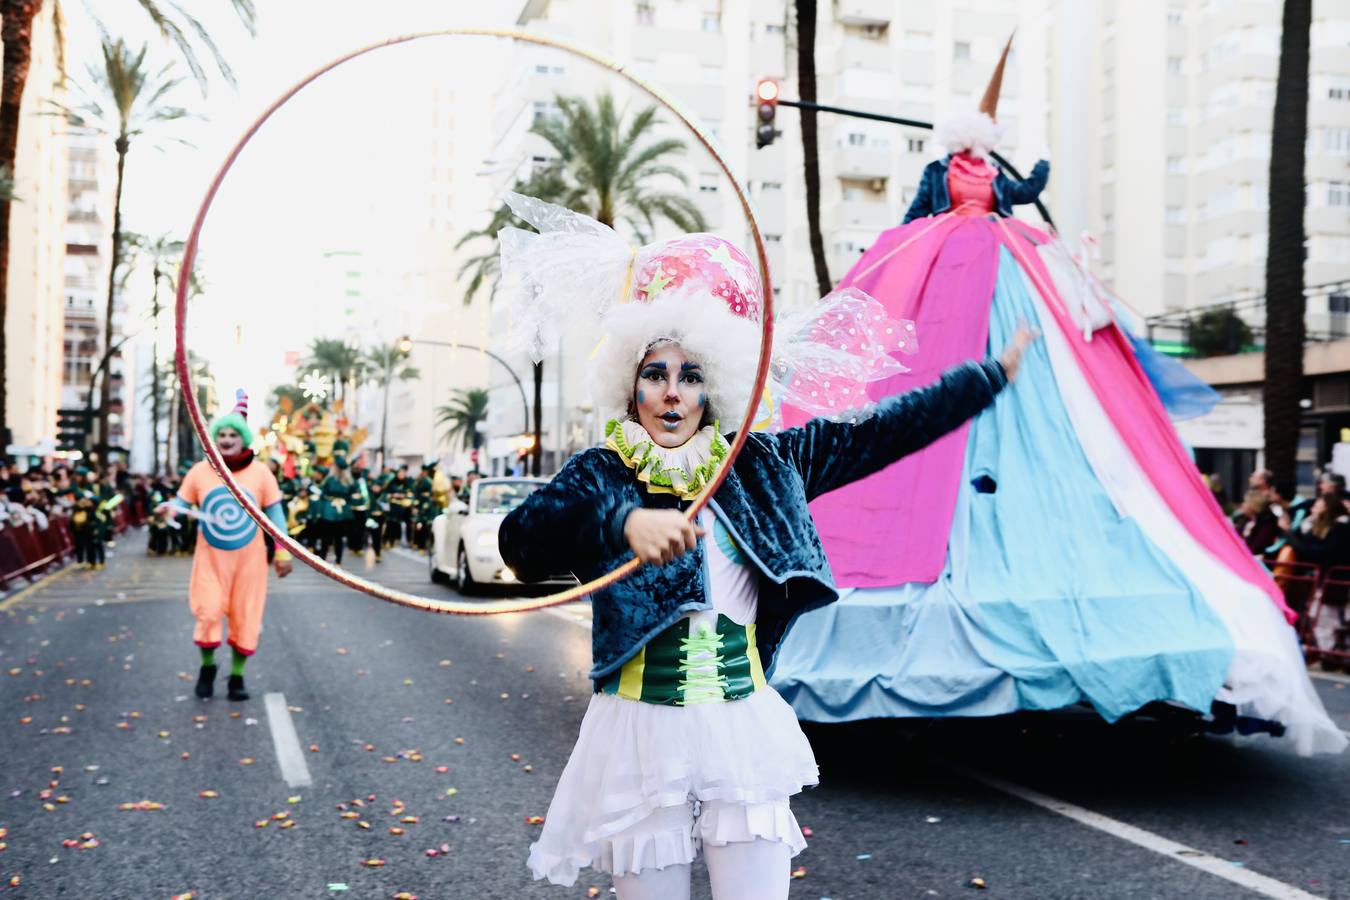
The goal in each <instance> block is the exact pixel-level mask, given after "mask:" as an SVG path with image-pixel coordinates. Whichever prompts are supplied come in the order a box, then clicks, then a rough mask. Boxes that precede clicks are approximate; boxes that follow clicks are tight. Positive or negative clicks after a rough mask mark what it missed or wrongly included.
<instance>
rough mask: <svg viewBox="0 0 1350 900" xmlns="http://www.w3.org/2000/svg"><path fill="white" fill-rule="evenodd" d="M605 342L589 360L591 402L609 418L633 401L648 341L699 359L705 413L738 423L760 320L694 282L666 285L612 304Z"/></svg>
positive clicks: (755, 358) (726, 423)
mask: <svg viewBox="0 0 1350 900" xmlns="http://www.w3.org/2000/svg"><path fill="white" fill-rule="evenodd" d="M601 327H602V328H603V329H604V342H603V343H602V344H601V345H600V349H599V351H598V352H597V353H596V355H595V357H594V359H593V360H592V361H591V385H592V392H593V395H594V399H595V403H596V406H597V407H598V408H599V410H600V412H601V413H602V415H604V416H605V417H606V418H618V419H622V418H625V417H627V416H628V415H629V414H630V412H631V409H632V404H633V389H634V386H635V385H636V383H637V373H638V366H639V365H640V364H641V363H642V360H643V358H644V357H646V355H647V353H648V352H649V351H650V350H651V348H652V347H654V346H656V345H658V344H662V343H667V342H668V343H673V344H678V345H679V346H680V347H681V349H683V350H684V352H685V354H686V355H687V356H688V357H689V358H690V360H691V361H693V362H697V363H698V364H699V365H700V366H702V367H703V376H704V379H705V381H704V388H705V394H706V397H707V400H708V405H707V411H706V413H705V415H706V417H707V420H708V421H709V422H710V423H711V422H712V421H713V420H719V421H720V422H721V425H722V427H723V429H724V430H731V429H734V428H735V427H736V425H735V423H738V422H739V421H740V419H741V416H743V415H744V414H745V409H746V407H747V406H748V405H749V403H750V391H751V389H752V388H753V387H754V384H753V382H754V379H755V369H756V365H757V363H758V362H759V351H760V328H759V326H758V325H756V324H755V323H754V322H751V321H750V320H749V319H746V318H742V317H741V316H738V315H736V314H734V313H733V312H731V310H729V309H728V308H727V304H726V301H725V300H723V299H722V298H720V297H716V296H713V295H711V294H709V293H708V292H707V291H706V290H700V289H698V288H696V287H694V286H692V285H691V286H690V287H689V288H687V289H674V290H670V291H667V292H666V293H663V294H662V295H661V296H660V297H658V298H657V299H656V300H654V301H652V302H650V303H646V302H642V301H635V302H633V303H626V304H624V305H622V306H618V307H615V308H613V309H611V310H610V311H609V313H607V314H606V316H605V319H604V322H603V323H602V326H601Z"/></svg>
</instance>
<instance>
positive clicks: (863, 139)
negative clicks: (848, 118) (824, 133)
mask: <svg viewBox="0 0 1350 900" xmlns="http://www.w3.org/2000/svg"><path fill="white" fill-rule="evenodd" d="M848 145H849V146H850V147H865V146H867V135H865V134H863V133H862V132H861V131H850V132H849V133H848Z"/></svg>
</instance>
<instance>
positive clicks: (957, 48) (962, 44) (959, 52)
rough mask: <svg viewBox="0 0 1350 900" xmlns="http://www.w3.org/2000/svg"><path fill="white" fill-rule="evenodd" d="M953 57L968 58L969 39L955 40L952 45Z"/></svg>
mask: <svg viewBox="0 0 1350 900" xmlns="http://www.w3.org/2000/svg"><path fill="white" fill-rule="evenodd" d="M952 58H953V59H970V41H957V42H956V43H955V44H953V45H952Z"/></svg>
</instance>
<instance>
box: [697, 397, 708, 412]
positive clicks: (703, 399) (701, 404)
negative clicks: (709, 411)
mask: <svg viewBox="0 0 1350 900" xmlns="http://www.w3.org/2000/svg"><path fill="white" fill-rule="evenodd" d="M707 405H708V397H707V396H706V395H705V394H699V395H698V407H699V409H702V408H703V407H705V406H707Z"/></svg>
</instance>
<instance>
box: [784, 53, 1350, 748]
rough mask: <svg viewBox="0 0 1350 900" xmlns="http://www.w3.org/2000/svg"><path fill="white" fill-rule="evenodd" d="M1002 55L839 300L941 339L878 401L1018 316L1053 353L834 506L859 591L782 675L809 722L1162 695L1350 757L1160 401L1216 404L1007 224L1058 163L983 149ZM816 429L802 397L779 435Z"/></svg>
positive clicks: (831, 609) (1104, 301) (1078, 274)
mask: <svg viewBox="0 0 1350 900" xmlns="http://www.w3.org/2000/svg"><path fill="white" fill-rule="evenodd" d="M1006 58H1007V50H1006V49H1005V50H1004V60H1002V61H1000V63H999V66H998V69H997V70H996V72H995V76H994V79H993V80H992V81H991V83H990V87H989V90H988V91H987V92H986V94H985V97H984V100H983V101H982V103H981V105H980V112H978V113H973V114H970V115H966V116H958V117H955V118H953V119H952V120H949V121H947V122H946V123H939V126H938V128H937V136H938V139H939V141H940V142H943V143H945V144H946V147H947V149H948V150H949V151H950V154H949V155H948V156H947V157H946V158H945V159H943V160H940V161H937V162H934V163H932V164H930V165H929V166H928V168H927V170H926V171H925V173H924V177H923V181H922V185H921V187H920V189H919V191H918V192H917V194H916V195H915V198H914V202H913V205H912V206H911V207H910V209H909V211H908V213H907V214H906V215H905V219H904V221H905V224H902V225H900V226H898V227H896V228H892V229H890V230H888V231H885V232H883V233H882V234H881V235H880V236H879V237H878V238H877V240H876V242H875V243H874V244H873V245H872V247H871V248H870V249H869V250H868V251H867V252H866V253H864V254H863V256H862V257H861V258H860V259H859V260H858V262H857V263H856V264H855V265H854V266H853V268H852V269H851V270H850V271H849V272H848V274H847V275H845V276H844V278H843V280H842V281H841V282H840V285H841V287H842V288H850V287H851V288H856V289H860V290H863V291H866V292H867V293H868V294H871V295H872V296H874V297H876V298H877V300H878V301H880V302H881V303H882V304H883V305H884V307H885V309H886V311H887V313H888V314H889V315H891V316H895V317H904V318H908V319H912V320H913V321H914V322H915V324H916V326H917V328H918V331H919V334H920V335H921V337H922V339H923V349H922V351H921V352H920V354H919V355H918V356H916V357H915V358H914V362H913V363H912V365H913V367H914V369H915V371H914V373H913V374H912V375H910V376H907V377H906V378H904V379H894V380H891V381H886V382H879V383H875V384H872V385H870V386H869V387H868V389H867V390H868V396H869V398H870V399H871V400H873V401H877V402H880V401H882V400H883V398H885V397H887V396H889V395H890V394H893V393H895V392H897V391H901V390H904V389H906V387H907V386H908V385H909V384H911V383H912V382H913V381H914V380H918V381H920V382H922V381H926V380H928V379H929V378H930V377H932V376H933V375H936V374H937V373H938V372H940V371H942V370H943V369H945V368H946V367H947V366H949V365H951V364H952V363H954V362H957V361H959V360H963V359H969V358H972V357H978V356H982V355H983V354H984V353H985V352H986V350H987V348H989V347H999V346H1002V345H1003V343H1005V342H1006V341H1007V340H1008V339H1009V337H1010V335H1011V334H1012V333H1013V330H1014V328H1015V327H1016V325H1017V323H1019V322H1021V321H1023V320H1025V321H1027V322H1030V323H1032V324H1033V325H1034V326H1035V327H1036V328H1038V329H1040V330H1041V332H1042V333H1043V334H1044V340H1042V341H1039V342H1038V343H1037V344H1036V345H1034V346H1033V347H1031V348H1029V350H1028V352H1027V356H1026V359H1025V360H1023V364H1022V365H1023V374H1022V380H1021V383H1020V384H1019V385H1018V390H1017V391H1015V392H1013V393H1012V396H1011V397H1010V398H1008V399H1007V400H1006V401H1004V402H1002V403H999V404H998V405H997V406H995V407H994V408H992V409H990V410H988V411H986V412H985V413H983V414H981V415H980V416H978V417H977V418H975V419H974V420H973V421H972V422H971V423H969V424H968V425H963V426H961V427H959V428H957V429H955V430H954V431H953V432H952V433H951V434H949V435H947V436H946V437H944V438H943V439H941V440H939V441H937V442H935V443H933V444H932V445H931V446H929V447H928V448H926V449H925V450H923V451H922V452H920V453H916V454H914V455H912V456H910V457H907V458H906V459H904V460H902V461H901V462H899V463H897V464H896V465H893V466H890V467H889V468H887V469H885V470H884V471H881V472H879V473H877V474H874V475H872V476H871V477H869V478H866V479H863V480H861V481H858V482H855V483H853V484H851V485H849V486H847V487H843V488H841V489H840V490H837V491H834V492H832V493H830V494H828V495H826V496H824V497H820V498H817V499H815V501H814V502H813V504H812V506H811V512H812V515H813V517H814V518H815V521H816V525H817V528H818V529H819V532H820V535H821V538H822V539H823V541H824V545H825V549H826V553H827V555H828V557H829V561H830V566H831V568H832V569H833V571H834V575H835V578H836V580H837V583H838V584H839V585H840V586H841V587H843V588H849V589H851V590H849V591H848V592H846V596H845V597H844V598H843V600H842V601H841V602H839V603H835V604H831V605H829V606H827V607H824V608H821V609H818V610H815V611H812V612H809V613H806V614H804V615H803V616H802V617H801V619H800V621H799V622H798V623H797V625H796V627H794V628H793V630H792V632H791V633H790V635H789V636H788V637H787V638H786V639H785V640H784V642H783V646H782V647H781V649H780V651H779V653H778V658H777V660H776V667H775V669H774V670H773V671H772V672H771V673H770V681H771V683H772V684H773V685H774V686H775V687H776V688H777V689H778V690H779V692H780V693H781V694H782V695H783V697H784V698H785V699H787V700H788V701H789V702H790V703H791V704H792V706H793V708H794V709H795V710H796V712H797V714H798V716H800V717H801V718H803V719H807V720H811V721H821V722H841V721H851V720H857V719H864V718H878V717H930V716H990V715H998V714H1003V713H1012V712H1016V711H1018V710H1051V709H1058V708H1062V707H1067V706H1071V705H1074V704H1077V703H1080V702H1086V703H1089V704H1091V706H1092V707H1093V708H1094V709H1095V710H1096V711H1097V712H1098V713H1099V714H1100V715H1101V716H1102V717H1103V718H1105V719H1106V720H1108V721H1115V720H1117V719H1119V718H1121V717H1122V716H1125V715H1128V714H1130V713H1133V712H1135V711H1137V710H1140V709H1141V708H1143V707H1146V706H1148V705H1150V704H1154V703H1159V702H1163V703H1168V704H1173V705H1180V706H1181V707H1184V708H1187V709H1190V710H1194V711H1196V712H1198V713H1201V714H1206V715H1210V714H1212V715H1213V720H1212V721H1211V722H1210V723H1209V726H1210V728H1211V729H1212V730H1215V731H1220V732H1232V731H1238V732H1241V733H1244V734H1245V733H1251V732H1256V731H1265V732H1269V733H1272V734H1276V735H1280V734H1283V735H1284V738H1283V740H1282V741H1281V743H1282V744H1283V745H1286V746H1290V747H1292V748H1294V749H1296V750H1297V751H1298V752H1300V753H1312V752H1334V751H1339V750H1341V749H1342V748H1344V746H1345V744H1346V739H1345V736H1344V735H1343V734H1342V733H1341V731H1340V729H1339V728H1337V727H1336V725H1335V724H1334V723H1333V722H1332V721H1331V720H1330V719H1329V718H1328V717H1327V714H1326V712H1325V710H1324V709H1323V707H1322V704H1321V702H1320V700H1319V699H1318V697H1317V695H1316V693H1315V692H1314V691H1313V688H1312V686H1311V683H1310V681H1309V679H1308V676H1307V673H1306V670H1305V667H1304V661H1303V657H1302V654H1301V652H1300V649H1299V644H1298V640H1297V638H1296V635H1295V631H1294V629H1293V628H1292V627H1291V623H1293V622H1294V620H1295V614H1294V613H1293V612H1292V611H1291V610H1290V609H1289V608H1288V607H1287V606H1286V604H1285V602H1284V598H1283V596H1282V595H1281V592H1280V590H1279V588H1278V587H1277V586H1276V584H1275V582H1274V581H1273V580H1272V578H1271V576H1270V574H1269V573H1268V572H1267V571H1266V569H1265V568H1264V567H1263V566H1262V564H1261V562H1260V561H1259V560H1258V559H1256V558H1254V557H1253V555H1252V553H1251V552H1250V551H1249V550H1248V548H1247V547H1246V546H1245V545H1244V544H1243V542H1242V540H1241V539H1240V538H1239V537H1238V535H1237V534H1236V533H1235V531H1234V529H1233V528H1232V527H1231V526H1230V525H1229V523H1228V521H1227V520H1226V519H1225V517H1224V515H1223V512H1222V510H1221V509H1220V508H1219V506H1218V504H1217V503H1216V502H1215V500H1214V497H1213V494H1212V493H1211V491H1210V490H1209V488H1208V486H1207V484H1206V483H1205V481H1204V480H1203V478H1202V476H1201V475H1200V474H1199V473H1198V472H1197V471H1196V468H1195V466H1194V465H1193V463H1192V461H1191V458H1190V456H1189V453H1188V451H1187V449H1186V448H1185V447H1184V446H1183V444H1182V443H1181V441H1180V440H1179V438H1178V437H1177V433H1176V431H1175V429H1174V427H1173V425H1172V422H1171V421H1170V420H1169V418H1168V410H1167V409H1166V408H1165V407H1164V403H1163V402H1162V401H1161V400H1160V393H1161V395H1162V396H1163V397H1164V398H1166V399H1167V400H1168V401H1169V405H1174V402H1175V403H1176V404H1181V405H1189V406H1191V407H1192V410H1191V411H1194V407H1195V405H1196V403H1199V404H1200V405H1201V406H1203V402H1204V395H1206V394H1209V395H1210V396H1212V392H1210V391H1208V389H1207V388H1205V387H1204V386H1203V385H1196V384H1195V381H1196V379H1194V378H1192V377H1189V376H1187V375H1186V373H1185V372H1184V370H1181V367H1180V365H1179V364H1177V363H1175V362H1174V361H1171V360H1166V359H1163V358H1162V357H1160V355H1159V354H1157V353H1155V352H1153V351H1152V349H1151V348H1149V347H1148V346H1147V344H1146V342H1142V341H1139V340H1137V339H1135V338H1133V337H1132V336H1131V335H1129V334H1128V333H1127V331H1126V330H1124V329H1123V328H1122V326H1121V325H1120V324H1118V322H1117V320H1116V317H1115V315H1114V313H1113V304H1112V298H1110V296H1109V295H1108V294H1107V293H1106V292H1105V291H1104V290H1103V289H1102V287H1101V285H1100V284H1098V283H1097V282H1095V281H1094V280H1093V279H1092V278H1091V276H1090V275H1089V274H1088V273H1087V272H1086V270H1085V269H1084V268H1083V266H1082V265H1081V263H1080V262H1079V261H1078V260H1076V259H1075V258H1074V256H1073V255H1072V254H1071V253H1070V252H1069V251H1068V250H1067V249H1066V248H1065V247H1064V245H1063V243H1062V242H1061V241H1060V240H1059V239H1058V238H1057V237H1055V236H1054V235H1053V234H1052V233H1047V232H1046V231H1043V230H1041V229H1039V228H1036V227H1033V226H1031V225H1029V224H1028V223H1026V222H1023V221H1021V220H1019V219H1016V218H1012V217H1011V213H1012V207H1013V205H1014V204H1019V203H1029V202H1032V201H1034V200H1035V199H1036V196H1037V195H1038V194H1039V193H1040V191H1041V189H1042V188H1043V187H1044V185H1045V181H1046V178H1047V176H1048V172H1049V166H1048V165H1047V164H1046V163H1045V162H1044V161H1041V162H1038V163H1037V164H1036V166H1035V168H1034V169H1033V170H1032V172H1031V175H1030V176H1029V177H1028V178H1027V180H1026V181H1023V182H1021V183H1018V182H1017V181H1015V180H1013V179H1011V178H1009V177H1008V176H1007V175H1005V174H1004V173H1003V172H1002V171H1001V170H1000V168H999V167H998V166H997V165H995V163H994V162H993V161H992V160H991V159H990V158H989V154H990V151H991V150H992V149H993V147H994V145H995V143H996V142H997V140H998V137H999V134H1000V130H999V125H998V123H997V121H996V118H995V115H996V104H997V99H998V88H999V84H1000V81H1001V77H1002V71H1003V63H1004V61H1006ZM1151 379H1152V380H1151ZM1155 384H1156V385H1157V387H1158V388H1159V390H1155ZM1197 398H1198V400H1197ZM810 414H811V413H810V411H808V410H801V409H793V408H791V407H789V408H788V409H787V410H785V411H784V423H785V424H786V425H788V426H791V425H794V424H797V423H799V422H802V421H804V420H806V419H807V418H808V417H809V415H810ZM841 651H846V652H841Z"/></svg>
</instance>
